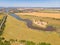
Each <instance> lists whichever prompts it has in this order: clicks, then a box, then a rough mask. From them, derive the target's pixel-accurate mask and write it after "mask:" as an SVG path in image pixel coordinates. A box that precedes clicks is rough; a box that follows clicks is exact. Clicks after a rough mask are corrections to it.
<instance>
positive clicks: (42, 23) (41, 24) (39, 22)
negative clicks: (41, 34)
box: [33, 20, 48, 28]
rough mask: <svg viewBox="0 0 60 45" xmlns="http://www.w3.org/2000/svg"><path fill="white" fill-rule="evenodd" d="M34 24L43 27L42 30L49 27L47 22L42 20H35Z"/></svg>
mask: <svg viewBox="0 0 60 45" xmlns="http://www.w3.org/2000/svg"><path fill="white" fill-rule="evenodd" d="M33 23H34V24H36V25H38V26H40V27H42V28H46V27H47V25H48V23H47V22H44V21H41V20H40V21H36V20H33Z"/></svg>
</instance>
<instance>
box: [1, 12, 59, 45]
mask: <svg viewBox="0 0 60 45" xmlns="http://www.w3.org/2000/svg"><path fill="white" fill-rule="evenodd" d="M19 15H20V14H19ZM29 15H31V14H30V13H29ZM35 15H36V14H35ZM37 15H38V14H37ZM45 15H46V14H45ZM38 16H39V15H38ZM41 16H42V15H41ZM52 17H53V16H52ZM55 17H58V18H59V16H55ZM2 36H3V37H5V38H6V40H9V39H17V40H30V41H33V42H36V43H38V42H48V43H51V44H52V45H60V36H59V34H58V33H56V32H47V31H46V32H45V31H39V30H34V29H30V28H28V27H27V26H26V23H25V22H23V21H19V20H17V19H15V18H13V17H12V16H10V15H8V18H7V22H6V27H5V30H4V33H3V35H2Z"/></svg>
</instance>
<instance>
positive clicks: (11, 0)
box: [0, 0, 60, 7]
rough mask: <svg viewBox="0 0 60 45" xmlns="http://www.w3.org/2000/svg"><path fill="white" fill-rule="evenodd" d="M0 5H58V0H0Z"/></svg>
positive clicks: (59, 4) (59, 1)
mask: <svg viewBox="0 0 60 45" xmlns="http://www.w3.org/2000/svg"><path fill="white" fill-rule="evenodd" d="M0 7H60V0H0Z"/></svg>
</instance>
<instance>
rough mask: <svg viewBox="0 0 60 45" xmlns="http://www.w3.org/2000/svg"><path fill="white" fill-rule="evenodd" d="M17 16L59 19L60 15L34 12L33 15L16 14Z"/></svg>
mask: <svg viewBox="0 0 60 45" xmlns="http://www.w3.org/2000/svg"><path fill="white" fill-rule="evenodd" d="M16 14H17V15H34V16H40V17H51V18H59V19H60V13H39V12H32V13H16Z"/></svg>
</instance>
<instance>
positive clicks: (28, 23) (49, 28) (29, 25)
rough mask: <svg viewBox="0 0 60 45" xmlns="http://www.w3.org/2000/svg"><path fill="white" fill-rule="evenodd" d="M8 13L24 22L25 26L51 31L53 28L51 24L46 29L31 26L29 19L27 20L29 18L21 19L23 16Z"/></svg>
mask: <svg viewBox="0 0 60 45" xmlns="http://www.w3.org/2000/svg"><path fill="white" fill-rule="evenodd" d="M10 15H11V16H13V17H14V18H16V19H18V20H20V21H24V22H26V25H27V27H29V28H31V29H37V30H44V31H53V30H54V29H53V28H52V27H51V26H50V27H48V28H46V29H43V28H40V27H36V26H33V25H32V21H31V20H29V19H23V18H21V17H19V16H18V15H16V14H14V13H11V14H10Z"/></svg>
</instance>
